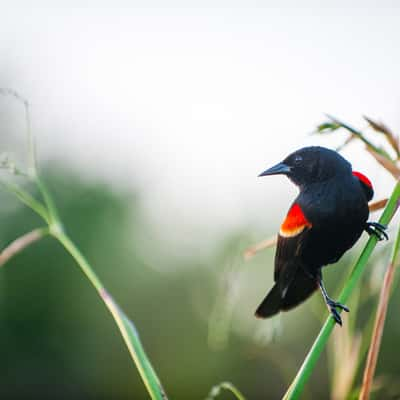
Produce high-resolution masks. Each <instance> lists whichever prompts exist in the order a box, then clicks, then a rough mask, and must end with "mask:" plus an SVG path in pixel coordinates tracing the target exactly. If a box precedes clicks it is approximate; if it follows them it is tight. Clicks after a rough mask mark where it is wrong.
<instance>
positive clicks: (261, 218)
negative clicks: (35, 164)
mask: <svg viewBox="0 0 400 400" xmlns="http://www.w3.org/2000/svg"><path fill="white" fill-rule="evenodd" d="M2 3H3V4H2V12H1V15H0V87H12V88H14V89H16V90H17V91H19V92H20V93H21V94H23V95H24V96H25V97H26V98H28V99H29V100H30V103H31V105H32V121H33V122H32V123H33V129H34V131H35V134H36V137H37V142H38V149H39V154H40V159H41V160H43V161H46V160H54V159H61V160H64V161H66V162H69V163H71V164H73V165H74V166H75V168H76V169H77V170H82V171H84V172H83V174H84V175H94V176H97V177H99V178H102V179H103V178H104V179H106V180H108V181H109V182H110V183H113V184H114V185H121V184H123V185H126V184H127V185H129V186H130V187H132V188H135V187H139V188H140V192H141V195H142V204H143V206H144V207H145V208H146V210H147V212H148V214H149V216H151V217H152V219H153V220H154V221H157V224H160V226H164V227H166V228H167V229H170V230H171V233H173V232H172V231H173V230H174V229H175V227H176V226H177V225H179V226H180V227H184V229H183V232H184V234H183V236H185V237H184V238H182V237H181V238H180V240H183V243H184V244H185V243H186V244H188V245H191V246H195V245H196V241H197V240H199V238H201V237H205V236H206V237H207V238H208V237H210V235H211V236H213V235H218V234H219V233H221V232H226V231H228V230H230V229H234V228H236V227H240V226H242V225H247V224H249V223H254V224H256V226H258V227H259V228H260V229H261V230H263V229H265V232H266V233H267V234H270V233H271V232H273V231H274V229H275V228H276V226H273V227H271V226H266V224H267V221H269V220H270V219H271V214H272V217H273V218H274V219H275V220H278V219H280V218H281V217H282V216H283V215H284V214H285V212H286V209H287V207H288V205H289V204H290V202H291V201H292V200H293V197H294V195H295V193H296V191H295V190H294V188H293V187H292V186H291V184H290V183H289V182H288V181H287V180H285V179H284V178H283V177H280V178H279V177H274V178H270V179H267V178H264V179H263V180H261V179H257V178H256V176H257V174H258V173H259V172H261V171H262V170H264V169H265V168H266V167H267V166H269V165H272V164H274V163H276V162H277V161H279V160H280V159H282V158H283V157H284V156H286V155H287V153H289V152H291V151H292V150H294V149H296V148H298V147H302V146H304V145H310V144H323V145H326V146H327V147H329V146H335V145H336V144H338V143H339V142H340V140H341V139H342V138H343V137H344V136H341V137H340V138H337V139H335V140H333V141H332V140H331V139H329V138H326V139H320V138H316V137H310V136H309V132H311V131H312V129H313V128H314V127H315V125H316V124H317V123H320V122H322V121H323V120H324V115H323V114H324V113H325V112H327V113H330V114H333V115H335V116H337V117H339V118H341V119H343V120H346V121H348V122H349V123H352V124H354V125H356V126H359V127H364V126H365V124H364V123H363V122H362V120H361V116H362V115H363V114H366V115H368V116H371V117H375V118H377V119H382V120H383V121H385V122H386V123H387V124H388V125H389V126H391V127H392V128H393V129H394V130H397V131H398V132H399V131H400V114H399V111H400V90H399V89H400V80H399V77H400V51H399V49H400V46H399V45H400V8H399V7H396V6H394V5H392V3H393V4H395V2H379V6H378V5H376V4H378V2H368V1H362V2H361V1H360V2H354V1H353V2H351V4H352V5H351V6H349V5H348V3H349V2H344V1H343V2H334V3H330V7H323V6H322V5H321V4H322V3H321V2H302V4H303V7H302V8H298V7H296V6H294V5H295V4H297V2H265V1H263V2H262V1H243V2H237V1H236V2H234V1H229V2H223V1H212V2H211V1H209V2H207V1H202V2H183V1H181V2H179V1H170V2H162V1H158V2H157V1H136V2H135V1H129V2H128V1H125V2H124V1H113V2H104V1H103V2H101V1H91V2H77V1H57V2H50V1H46V2H45V1H36V2H28V1H26V2H22V1H19V2H18V1H13V2H12V3H11V2H2ZM83 3H84V4H85V6H82V4H83ZM33 4H34V6H33ZM306 5H307V6H306ZM9 103H10V101H9V100H7V101H5V100H4V99H2V100H1V102H0V106H1V108H3V112H4V111H5V110H9V109H12V110H13V113H12V115H13V124H11V127H10V130H11V132H15V134H17V132H21V131H22V123H21V121H22V116H21V113H20V109H18V108H16V107H15V106H11V105H10V104H9ZM344 155H345V156H346V157H347V158H348V159H349V160H350V161H351V162H352V163H353V166H354V168H355V169H359V170H362V171H363V172H365V173H366V174H367V175H368V176H369V177H370V178H371V179H372V180H373V182H374V183H375V187H376V192H377V195H378V197H379V196H380V195H385V194H387V190H388V187H390V186H388V185H389V184H390V183H391V179H390V178H388V177H386V175H385V173H383V172H381V171H380V169H379V168H377V167H376V164H375V162H374V161H372V160H371V159H370V158H369V157H368V156H364V155H363V154H362V151H361V146H352V147H351V148H349V149H348V150H347V151H346V152H345V153H344ZM277 204H279V205H280V206H279V207H278V206H277ZM270 207H271V208H270ZM210 222H212V223H210Z"/></svg>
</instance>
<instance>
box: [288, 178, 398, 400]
mask: <svg viewBox="0 0 400 400" xmlns="http://www.w3.org/2000/svg"><path fill="white" fill-rule="evenodd" d="M399 202H400V183H399V182H398V183H397V184H396V186H395V188H394V190H393V192H392V195H391V196H390V198H389V201H388V203H387V205H386V207H385V210H384V211H383V213H382V216H381V218H380V220H379V222H380V223H381V224H383V225H388V224H389V222H390V221H391V219H392V218H393V216H394V214H395V212H396V210H397V207H398V206H399ZM377 241H378V239H377V238H376V237H375V236H374V235H372V236H371V237H370V238H369V240H368V242H367V244H366V245H365V247H364V249H363V251H362V253H361V255H360V257H359V259H358V261H357V263H356V265H355V266H354V268H353V270H352V272H351V274H350V277H349V279H348V280H347V282H346V285H345V287H344V288H343V290H342V292H341V294H340V296H339V299H338V301H339V302H340V303H346V302H347V300H348V299H349V297H350V295H351V292H352V291H353V290H354V288H355V286H356V284H357V282H358V280H359V279H360V277H361V275H362V273H363V271H364V270H365V268H366V265H367V261H368V259H369V257H370V255H371V253H372V251H373V250H374V248H375V246H376V243H377ZM334 326H335V322H334V320H333V318H332V317H331V316H329V317H328V318H327V320H326V321H325V324H324V325H323V327H322V329H321V331H320V333H319V335H318V337H317V338H316V340H315V342H314V344H313V345H312V347H311V349H310V351H309V352H308V354H307V357H306V358H305V360H304V362H303V364H302V366H301V368H300V370H299V372H298V373H297V375H296V377H295V379H294V380H293V382H292V384H291V385H290V387H289V389H288V391H287V392H286V394H285V396H284V399H285V400H294V399H298V398H299V397H300V395H301V393H302V391H303V389H304V385H305V384H306V382H307V381H308V379H309V377H310V375H311V373H312V371H313V370H314V367H315V365H316V363H317V361H318V359H319V357H320V355H321V353H322V351H323V350H324V348H325V345H326V343H327V341H328V339H329V336H330V334H331V332H332V330H333V328H334Z"/></svg>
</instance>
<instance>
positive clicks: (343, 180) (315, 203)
mask: <svg viewBox="0 0 400 400" xmlns="http://www.w3.org/2000/svg"><path fill="white" fill-rule="evenodd" d="M277 174H283V175H286V176H287V177H288V178H289V179H290V180H291V181H292V182H293V183H294V184H295V185H297V186H298V187H299V189H300V193H299V195H298V196H297V197H296V199H295V200H294V202H293V204H292V205H291V207H290V209H289V212H288V214H287V216H286V218H285V220H284V221H283V223H282V225H281V228H280V231H279V235H278V244H277V249H276V254H275V272H274V281H275V285H274V286H273V288H272V289H271V290H270V292H269V293H268V295H267V296H266V298H265V299H264V300H263V302H262V303H261V304H260V305H259V307H258V308H257V310H256V313H255V314H256V316H257V317H259V318H268V317H271V316H273V315H274V314H277V313H279V312H280V311H286V310H289V309H291V308H293V307H296V306H297V305H299V304H300V303H301V302H303V301H304V300H306V299H307V298H308V297H309V296H310V295H311V294H312V293H313V292H314V291H315V290H317V289H318V287H319V288H320V290H321V292H322V295H323V297H324V300H325V303H326V305H327V307H328V309H329V310H330V313H331V314H332V316H333V318H334V320H335V321H336V322H337V323H338V324H340V325H342V319H341V317H340V314H339V312H338V311H337V308H338V309H341V310H344V311H347V312H348V311H349V309H348V308H347V307H346V306H345V305H343V304H340V303H337V302H336V301H334V300H332V299H331V298H330V297H329V296H328V294H327V292H326V290H325V287H324V284H323V281H322V273H321V269H322V267H324V266H326V265H328V264H333V263H335V262H337V261H338V260H339V259H340V257H341V256H342V255H343V253H345V252H346V251H347V250H348V249H350V248H351V247H352V246H353V245H354V244H355V243H356V241H357V240H358V238H359V237H360V236H361V234H362V232H363V231H366V232H368V234H369V235H371V234H374V235H376V236H377V237H378V239H379V240H382V239H383V238H386V239H387V238H388V236H387V234H386V233H385V229H386V227H385V226H383V225H381V224H379V223H376V222H367V219H368V215H369V209H368V201H370V200H371V199H372V197H373V194H374V191H373V188H372V184H371V182H370V180H369V179H368V178H367V177H366V176H365V175H363V174H361V173H360V172H355V171H352V168H351V164H350V163H349V162H348V161H346V160H345V159H344V158H343V157H342V156H341V155H340V154H338V153H337V152H335V151H332V150H329V149H326V148H323V147H305V148H303V149H300V150H298V151H296V152H294V153H292V154H290V155H289V156H288V157H287V158H285V159H284V160H283V161H282V162H280V163H279V164H277V165H275V166H273V167H272V168H269V169H267V170H266V171H264V172H263V173H261V174H260V175H259V176H266V175H277Z"/></svg>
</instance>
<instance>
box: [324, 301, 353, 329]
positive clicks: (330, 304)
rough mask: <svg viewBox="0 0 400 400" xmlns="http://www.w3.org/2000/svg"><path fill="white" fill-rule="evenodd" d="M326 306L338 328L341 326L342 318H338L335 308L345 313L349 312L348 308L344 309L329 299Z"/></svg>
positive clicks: (341, 305)
mask: <svg viewBox="0 0 400 400" xmlns="http://www.w3.org/2000/svg"><path fill="white" fill-rule="evenodd" d="M326 305H327V306H328V308H329V311H330V313H331V315H332V317H333V319H334V320H335V322H336V323H337V324H339V325H340V326H342V318H341V317H340V314H339V313H338V311H337V310H336V308H340V309H341V310H343V311H346V312H349V311H350V310H349V308H348V307H346V306H345V305H344V304H341V303H338V302H336V301H333V300H332V299H330V298H327V299H326Z"/></svg>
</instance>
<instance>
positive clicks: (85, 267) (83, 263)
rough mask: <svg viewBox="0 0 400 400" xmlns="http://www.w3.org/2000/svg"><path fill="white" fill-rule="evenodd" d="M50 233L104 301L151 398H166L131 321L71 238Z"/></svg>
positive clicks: (62, 234)
mask: <svg viewBox="0 0 400 400" xmlns="http://www.w3.org/2000/svg"><path fill="white" fill-rule="evenodd" d="M51 233H52V235H53V236H54V237H55V238H56V239H57V240H58V241H59V242H60V243H61V244H62V245H63V246H64V248H65V249H66V250H67V251H68V252H69V253H70V254H71V256H72V257H73V258H74V259H75V261H76V262H77V264H78V265H79V267H80V268H81V270H82V271H83V272H84V274H85V275H86V277H87V278H88V279H89V281H90V282H91V284H92V285H93V286H94V287H95V289H96V290H97V292H98V294H99V296H100V298H101V299H102V300H103V301H104V303H105V305H106V306H107V308H108V310H109V311H110V313H111V315H112V317H113V318H114V320H115V322H116V324H117V326H118V329H119V331H120V333H121V335H122V338H123V339H124V342H125V345H126V347H127V348H128V350H129V353H130V355H131V357H132V359H133V361H134V363H135V365H136V368H137V369H138V371H139V374H140V376H141V378H142V380H143V382H144V384H145V386H146V388H147V391H148V393H149V395H150V397H151V398H152V399H153V400H165V399H167V396H166V394H165V392H164V390H163V388H162V385H161V383H160V380H159V378H158V376H157V375H156V373H155V371H154V369H153V367H152V365H151V363H150V360H149V359H148V357H147V355H146V352H145V351H144V348H143V345H142V343H141V341H140V338H139V335H138V333H137V331H136V328H135V326H134V324H133V322H132V321H130V320H129V319H128V317H127V316H126V315H125V313H124V312H123V311H122V310H121V309H120V307H119V306H118V305H117V303H116V302H115V301H114V299H113V298H112V297H111V296H110V295H109V294H108V292H107V290H106V289H105V287H104V286H103V284H102V283H101V281H100V279H99V278H98V277H97V275H96V274H95V272H94V271H93V269H92V267H91V266H90V264H89V262H88V261H87V260H86V258H85V257H84V256H83V254H82V253H81V252H80V251H79V249H78V248H77V247H76V246H75V244H74V243H73V242H72V240H71V239H70V238H69V237H68V236H67V235H66V234H65V233H64V232H63V231H52V232H51Z"/></svg>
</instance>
